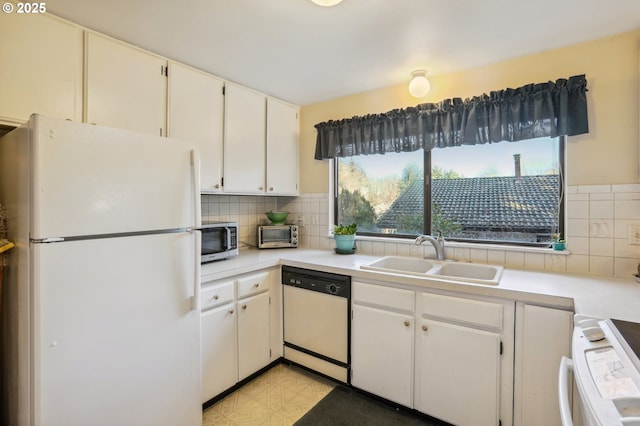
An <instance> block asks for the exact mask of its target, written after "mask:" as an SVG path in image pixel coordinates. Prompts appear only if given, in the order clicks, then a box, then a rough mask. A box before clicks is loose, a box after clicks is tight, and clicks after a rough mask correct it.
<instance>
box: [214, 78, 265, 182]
mask: <svg viewBox="0 0 640 426" xmlns="http://www.w3.org/2000/svg"><path fill="white" fill-rule="evenodd" d="M224 112H225V114H224V122H225V126H224V191H225V192H229V193H238V194H264V193H265V167H266V162H265V160H266V149H265V126H266V114H267V103H266V96H264V95H262V94H260V93H258V92H254V91H252V90H249V89H246V88H244V87H241V86H237V85H235V84H232V83H227V84H226V86H225V111H224Z"/></svg>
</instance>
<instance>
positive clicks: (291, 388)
mask: <svg viewBox="0 0 640 426" xmlns="http://www.w3.org/2000/svg"><path fill="white" fill-rule="evenodd" d="M335 386H336V383H334V382H333V381H331V380H328V379H325V378H323V377H320V376H317V375H315V374H313V373H311V372H309V371H306V370H303V369H301V368H299V367H296V366H290V365H286V364H278V365H276V366H275V367H273V368H271V369H269V370H268V371H266V372H265V373H264V374H262V375H260V376H259V377H257V378H256V379H254V380H252V381H251V382H249V383H247V384H246V385H244V386H242V387H241V388H240V389H238V390H236V391H235V392H233V393H232V394H230V395H228V396H227V397H225V398H224V399H222V400H220V401H218V402H217V403H215V404H214V405H212V406H211V407H209V408H207V409H206V410H205V411H204V412H203V414H202V424H203V426H213V425H216V426H232V425H243V426H247V425H252V426H253V425H264V426H271V425H274V426H275V425H277V426H290V425H293V424H294V423H295V422H296V421H297V420H299V419H300V418H301V417H302V416H303V415H304V414H305V413H306V412H307V411H309V410H310V409H311V408H312V407H313V406H314V405H316V404H317V403H318V402H319V401H320V400H321V399H322V398H324V397H325V396H326V395H327V394H328V393H329V392H330V391H331V390H332V389H333V388H334V387H335Z"/></svg>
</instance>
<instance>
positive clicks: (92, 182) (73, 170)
mask: <svg viewBox="0 0 640 426" xmlns="http://www.w3.org/2000/svg"><path fill="white" fill-rule="evenodd" d="M28 125H29V131H30V135H31V136H30V166H31V167H30V171H31V179H30V180H31V182H32V184H31V188H30V199H31V209H30V210H31V229H30V232H31V235H30V236H31V238H33V239H40V238H53V237H69V236H82V235H98V234H113V233H123V232H137V231H148V230H159V229H174V228H188V227H194V226H198V221H199V217H200V189H199V157H198V154H197V151H196V150H195V148H194V146H193V145H192V144H189V143H186V142H181V141H176V140H173V139H167V138H161V137H159V136H157V137H156V136H152V135H145V134H142V133H136V132H130V131H125V130H119V129H111V128H107V127H101V126H93V125H88V124H82V123H74V122H69V121H64V120H57V119H52V118H49V117H44V116H40V115H33V116H32V117H31V119H30V121H29V124H28Z"/></svg>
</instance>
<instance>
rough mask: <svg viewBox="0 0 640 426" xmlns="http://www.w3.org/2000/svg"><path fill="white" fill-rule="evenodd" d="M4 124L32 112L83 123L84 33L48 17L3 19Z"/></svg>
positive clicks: (0, 99) (0, 106)
mask: <svg viewBox="0 0 640 426" xmlns="http://www.w3.org/2000/svg"><path fill="white" fill-rule="evenodd" d="M0 57H1V58H2V65H1V66H0V93H2V95H1V96H0V122H2V123H5V124H10V125H17V124H21V123H23V122H25V121H26V120H27V119H28V118H29V116H30V115H31V114H33V113H39V114H44V115H48V116H50V117H55V118H63V119H70V120H75V121H81V120H82V29H81V28H79V27H76V26H74V25H72V24H70V23H68V22H66V21H63V20H61V19H58V18H55V17H52V16H49V15H33V14H30V15H18V14H15V13H13V14H5V13H3V14H0Z"/></svg>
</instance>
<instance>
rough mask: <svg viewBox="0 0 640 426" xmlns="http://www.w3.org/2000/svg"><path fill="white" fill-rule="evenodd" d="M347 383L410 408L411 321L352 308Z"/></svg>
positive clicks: (383, 312) (394, 314) (398, 315)
mask: <svg viewBox="0 0 640 426" xmlns="http://www.w3.org/2000/svg"><path fill="white" fill-rule="evenodd" d="M352 312H353V318H352V322H351V330H352V333H353V334H352V341H351V362H352V365H353V366H354V368H353V369H352V371H353V375H352V377H351V383H352V384H353V385H354V386H356V387H358V388H360V389H362V390H366V391H367V392H371V393H373V394H376V395H379V396H381V397H383V398H386V399H388V400H390V401H393V402H397V403H398V404H402V405H406V406H407V407H410V406H411V403H412V395H413V389H412V383H413V368H412V365H413V317H412V316H410V315H406V314H401V313H398V312H392V311H389V310H384V309H376V308H371V307H368V306H359V305H355V304H354V305H353V309H352Z"/></svg>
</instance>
